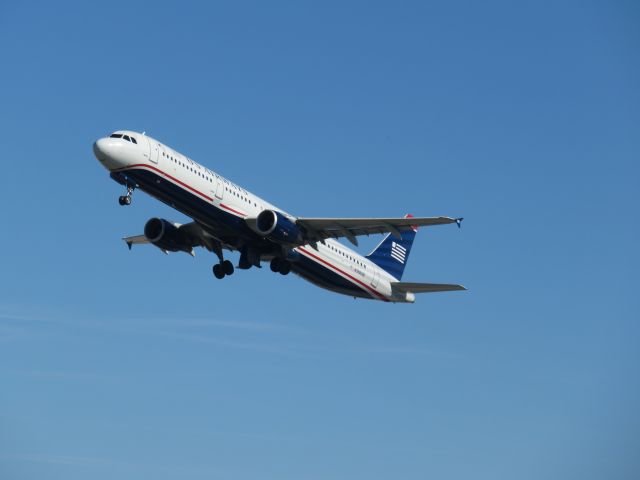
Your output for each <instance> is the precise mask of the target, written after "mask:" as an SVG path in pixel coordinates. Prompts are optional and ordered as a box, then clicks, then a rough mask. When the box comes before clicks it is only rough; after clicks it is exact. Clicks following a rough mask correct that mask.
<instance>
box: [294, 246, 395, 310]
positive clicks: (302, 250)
mask: <svg viewBox="0 0 640 480" xmlns="http://www.w3.org/2000/svg"><path fill="white" fill-rule="evenodd" d="M298 250H300V251H301V252H303V253H305V254H306V255H308V256H310V257H311V258H313V259H315V260H317V261H319V262H321V263H324V264H325V265H327V266H328V267H331V268H333V269H334V270H336V271H337V272H339V273H341V274H342V275H345V276H347V277H348V278H349V279H350V280H351V281H352V282H355V283H357V284H358V285H360V286H361V287H363V288H364V289H365V291H367V293H369V294H371V293H373V294H374V295H375V296H376V297H378V298H379V299H380V300H383V301H385V302H388V301H389V300H387V298H386V297H385V296H384V295H382V294H381V293H379V292H378V291H377V290H374V289H373V288H371V287H370V286H369V285H367V284H366V283H364V282H361V281H360V280H358V279H357V278H355V277H354V276H352V275H349V274H348V273H347V272H345V271H344V270H342V269H340V268H338V267H336V266H335V265H332V264H331V263H329V262H328V261H326V260H325V259H324V258H321V257H319V256H317V255H314V254H313V253H311V252H310V251H308V250H306V249H305V248H304V247H298Z"/></svg>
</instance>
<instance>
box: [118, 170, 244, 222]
mask: <svg viewBox="0 0 640 480" xmlns="http://www.w3.org/2000/svg"><path fill="white" fill-rule="evenodd" d="M140 167H142V168H148V169H150V170H153V171H156V172H158V173H160V174H162V175H164V176H165V177H167V178H168V179H170V180H172V181H174V182H176V183H178V184H180V185H182V186H183V187H185V188H188V189H189V190H191V191H192V192H194V193H196V194H197V195H200V196H201V197H202V198H204V199H206V200H208V201H210V202H213V198H211V197H209V196H208V195H205V194H204V193H202V192H201V191H199V190H197V189H195V188H193V187H192V186H191V185H188V184H186V183H184V182H183V181H181V180H178V179H177V178H175V177H173V176H171V175H169V174H168V173H166V172H164V171H162V170H160V169H159V168H158V167H154V166H153V165H147V164H145V163H138V164H136V165H130V166H128V167H124V168H118V169H116V170H112V171H113V172H123V171H125V170H133V169H136V168H140ZM220 206H221V207H222V208H224V209H226V210H229V211H230V212H233V213H235V214H237V215H240V216H242V217H246V216H247V214H246V213H242V212H240V211H238V210H234V209H233V208H231V207H229V206H227V205H225V204H223V203H222V202H220Z"/></svg>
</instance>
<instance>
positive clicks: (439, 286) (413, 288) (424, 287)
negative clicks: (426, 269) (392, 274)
mask: <svg viewBox="0 0 640 480" xmlns="http://www.w3.org/2000/svg"><path fill="white" fill-rule="evenodd" d="M391 288H392V289H394V290H396V291H399V292H405V293H407V292H411V293H429V292H451V291H454V290H466V288H465V287H463V286H462V285H456V284H451V283H411V282H391Z"/></svg>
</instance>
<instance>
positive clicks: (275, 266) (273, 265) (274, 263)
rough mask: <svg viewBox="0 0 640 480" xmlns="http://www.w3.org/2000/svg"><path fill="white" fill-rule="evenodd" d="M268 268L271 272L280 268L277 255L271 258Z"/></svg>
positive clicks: (280, 261)
mask: <svg viewBox="0 0 640 480" xmlns="http://www.w3.org/2000/svg"><path fill="white" fill-rule="evenodd" d="M269 268H271V271H272V272H274V273H275V272H279V271H280V269H281V268H282V260H280V259H279V258H278V257H274V258H273V259H272V260H271V264H270V265H269Z"/></svg>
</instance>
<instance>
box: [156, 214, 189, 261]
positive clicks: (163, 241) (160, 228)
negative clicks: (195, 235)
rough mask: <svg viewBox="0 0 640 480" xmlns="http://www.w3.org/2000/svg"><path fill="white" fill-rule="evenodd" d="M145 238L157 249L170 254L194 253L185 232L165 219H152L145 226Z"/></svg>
mask: <svg viewBox="0 0 640 480" xmlns="http://www.w3.org/2000/svg"><path fill="white" fill-rule="evenodd" d="M144 236H145V238H146V239H147V240H149V242H151V243H152V244H154V245H155V246H156V247H158V248H160V249H162V250H166V251H169V252H187V253H191V252H192V251H193V246H192V244H191V242H189V238H188V237H187V235H186V234H185V232H183V231H181V230H180V228H179V227H177V226H175V225H174V224H173V223H171V222H169V221H167V220H165V219H164V218H152V219H150V220H149V221H148V222H147V223H146V224H145V225H144Z"/></svg>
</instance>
